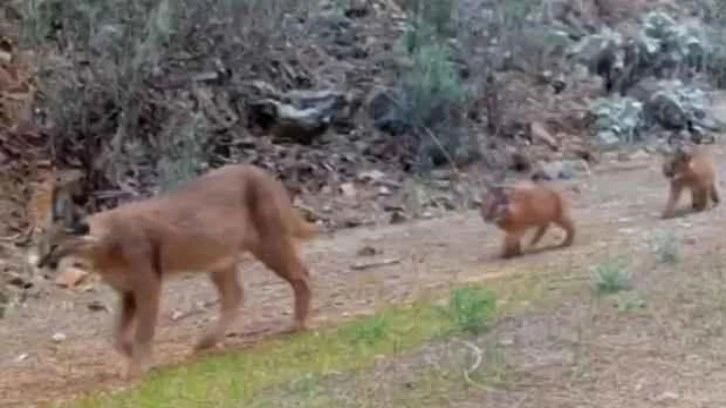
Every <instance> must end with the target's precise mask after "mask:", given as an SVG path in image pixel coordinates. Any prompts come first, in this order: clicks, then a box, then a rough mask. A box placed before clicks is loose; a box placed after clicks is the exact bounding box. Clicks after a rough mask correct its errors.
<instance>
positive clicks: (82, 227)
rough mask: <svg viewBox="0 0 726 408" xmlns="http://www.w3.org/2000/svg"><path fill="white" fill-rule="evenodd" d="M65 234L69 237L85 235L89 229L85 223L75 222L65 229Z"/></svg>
mask: <svg viewBox="0 0 726 408" xmlns="http://www.w3.org/2000/svg"><path fill="white" fill-rule="evenodd" d="M65 231H66V233H68V234H71V235H86V234H88V233H89V232H90V231H91V227H90V226H89V225H88V223H87V222H86V221H77V220H76V221H75V222H73V223H72V224H71V225H69V226H67V227H66V229H65Z"/></svg>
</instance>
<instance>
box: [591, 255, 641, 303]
mask: <svg viewBox="0 0 726 408" xmlns="http://www.w3.org/2000/svg"><path fill="white" fill-rule="evenodd" d="M626 268H627V265H626V263H625V261H623V260H622V259H621V260H617V261H606V262H603V263H600V264H597V265H595V268H594V273H593V287H594V289H595V292H596V293H597V294H600V295H605V294H611V293H617V292H620V291H623V290H628V289H630V288H631V287H632V275H631V273H630V272H629V271H628V270H627V269H626Z"/></svg>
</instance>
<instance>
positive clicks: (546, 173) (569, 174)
mask: <svg viewBox="0 0 726 408" xmlns="http://www.w3.org/2000/svg"><path fill="white" fill-rule="evenodd" d="M590 174H591V170H590V166H589V165H588V164H587V162H586V161H585V160H583V159H576V160H560V161H553V162H545V161H539V162H537V164H536V166H535V171H534V172H533V173H532V175H531V179H532V180H557V179H563V180H569V179H571V178H573V177H575V176H577V175H590Z"/></svg>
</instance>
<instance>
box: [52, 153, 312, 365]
mask: <svg viewBox="0 0 726 408" xmlns="http://www.w3.org/2000/svg"><path fill="white" fill-rule="evenodd" d="M59 228H64V230H62V231H61V230H60V229H59ZM73 230H75V231H73ZM315 232H316V230H315V227H314V226H313V225H312V224H309V223H307V222H306V221H305V220H303V219H302V217H301V216H300V214H299V213H298V212H297V211H296V210H295V209H294V208H293V207H292V204H291V200H290V197H289V195H288V194H287V191H286V190H285V188H284V186H283V185H282V183H280V182H279V181H278V180H276V179H274V178H273V177H272V176H271V175H269V174H268V173H266V172H265V171H263V170H261V169H259V168H256V167H253V166H248V165H228V166H224V167H222V168H219V169H216V170H213V171H210V172H209V173H207V174H205V175H203V176H201V177H198V178H196V179H194V180H191V181H189V182H187V183H186V184H185V185H183V186H181V187H180V188H178V189H176V190H175V191H172V192H170V193H168V194H165V195H160V196H157V197H154V198H151V199H148V200H145V201H139V202H135V203H130V204H126V205H122V206H119V207H117V208H115V209H112V210H109V211H103V212H100V213H96V214H93V215H91V216H89V217H87V219H86V223H81V224H79V225H68V223H67V222H66V223H65V225H56V226H55V229H54V232H53V235H52V239H51V240H50V241H51V242H52V244H53V245H52V246H51V249H50V250H49V252H48V253H45V254H42V258H41V260H40V261H39V266H42V265H44V264H51V265H54V264H56V265H57V262H58V260H59V259H60V258H62V257H63V256H66V255H69V254H74V255H77V256H81V257H83V258H86V259H87V260H89V261H90V262H91V264H92V265H94V269H95V270H96V271H97V272H98V273H99V274H100V276H101V277H102V279H103V280H104V281H105V282H106V283H108V284H109V285H110V286H111V287H113V288H114V289H115V290H116V291H117V292H118V293H119V295H120V313H119V318H118V322H117V324H116V327H115V333H114V336H115V344H116V348H117V350H118V351H119V352H120V353H121V354H123V355H124V356H125V357H126V362H127V365H126V369H125V376H126V377H127V378H129V377H136V376H139V375H141V374H142V373H143V372H144V371H145V369H146V367H145V361H146V360H147V359H148V358H149V357H150V355H151V341H152V338H153V336H154V331H155V326H156V320H157V314H158V310H159V295H160V291H161V283H162V278H163V277H164V276H166V275H167V274H171V273H176V272H182V271H206V272H208V273H209V277H210V278H211V280H212V282H213V283H214V285H215V286H216V288H217V290H218V292H219V296H220V303H221V312H220V318H219V320H218V321H217V323H216V324H215V325H213V326H212V327H210V328H209V329H208V331H206V333H205V334H204V335H203V336H202V337H201V338H200V339H199V341H198V343H197V345H196V349H197V350H199V349H205V348H208V347H211V346H213V345H214V344H216V343H217V342H218V341H219V340H220V339H221V338H222V336H223V335H224V333H225V331H226V329H227V327H228V326H229V325H230V323H232V321H233V320H234V319H235V318H236V317H237V315H238V309H239V307H240V305H241V302H242V288H241V287H240V284H239V282H238V279H237V270H236V266H237V263H238V261H239V260H240V258H241V256H242V255H243V254H244V253H246V252H250V253H251V254H252V255H253V256H254V257H255V258H257V259H259V260H260V261H261V262H262V263H264V264H265V265H266V266H267V267H268V268H269V269H271V270H272V271H273V272H275V273H276V274H277V275H278V276H280V277H281V278H283V279H284V280H286V281H287V282H288V283H289V284H290V285H291V286H292V289H293V293H294V297H295V316H294V323H295V324H294V329H304V328H305V327H306V324H307V319H308V314H309V309H310V301H311V290H310V283H309V273H308V268H307V267H306V266H305V265H304V264H303V262H302V260H301V259H300V257H299V255H298V253H297V250H296V248H295V239H306V238H310V237H312V236H313V235H314V234H315ZM134 323H136V327H135V330H134V327H133V326H134Z"/></svg>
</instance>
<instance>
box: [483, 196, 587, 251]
mask: <svg viewBox="0 0 726 408" xmlns="http://www.w3.org/2000/svg"><path fill="white" fill-rule="evenodd" d="M480 214H481V217H482V219H483V220H484V222H486V223H494V224H496V225H497V226H498V227H499V228H500V229H501V230H503V231H505V233H506V236H505V238H504V248H503V250H502V257H503V258H511V257H513V256H519V255H521V254H522V249H521V245H520V241H521V239H522V236H523V235H524V234H525V232H527V231H528V230H529V229H531V228H534V227H536V228H537V232H536V233H535V235H534V236H533V237H532V240H531V241H530V244H529V245H530V246H534V245H536V244H537V243H538V242H539V240H540V239H541V238H542V236H543V235H544V234H545V232H546V231H547V229H548V228H549V225H550V223H555V224H557V225H559V226H560V227H561V228H562V229H564V230H565V232H566V233H567V235H566V237H565V239H564V241H563V242H562V244H561V246H562V247H566V246H570V245H572V242H573V240H574V238H575V225H574V222H573V220H572V218H571V217H570V211H569V206H568V204H567V202H566V201H565V199H564V197H563V196H562V194H560V193H559V192H558V191H557V190H555V189H553V188H551V187H548V186H546V185H543V184H535V183H531V182H521V183H518V184H515V185H514V186H511V187H495V188H492V189H491V191H490V194H489V197H488V199H487V200H485V201H484V203H482V206H481V209H480Z"/></svg>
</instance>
